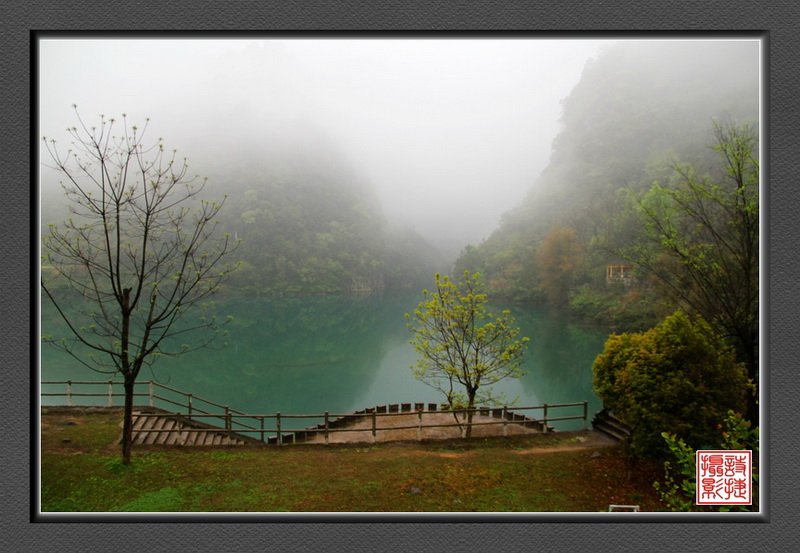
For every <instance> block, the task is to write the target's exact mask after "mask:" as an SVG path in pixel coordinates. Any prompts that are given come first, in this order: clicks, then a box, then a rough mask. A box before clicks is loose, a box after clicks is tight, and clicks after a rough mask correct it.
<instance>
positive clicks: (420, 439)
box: [417, 407, 422, 442]
mask: <svg viewBox="0 0 800 553" xmlns="http://www.w3.org/2000/svg"><path fill="white" fill-rule="evenodd" d="M417 413H418V414H419V424H418V425H417V441H419V442H421V441H422V408H421V407H420V409H419V410H418V411H417Z"/></svg>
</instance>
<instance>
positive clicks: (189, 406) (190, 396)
mask: <svg viewBox="0 0 800 553" xmlns="http://www.w3.org/2000/svg"><path fill="white" fill-rule="evenodd" d="M193 397H194V396H193V395H192V394H189V395H188V396H186V403H187V407H188V408H189V419H190V420H191V418H192V398H193Z"/></svg>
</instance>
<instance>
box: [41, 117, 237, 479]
mask: <svg viewBox="0 0 800 553" xmlns="http://www.w3.org/2000/svg"><path fill="white" fill-rule="evenodd" d="M73 107H74V108H75V106H73ZM75 113H76V116H77V119H78V126H76V127H71V128H70V129H68V132H69V133H70V135H71V136H72V139H73V140H72V142H71V145H70V148H69V149H68V151H67V152H66V153H62V151H61V150H59V149H58V147H57V144H56V141H55V140H50V139H47V137H45V138H44V139H43V140H44V143H45V145H46V148H47V152H48V153H49V154H50V157H51V159H52V161H53V165H51V166H49V167H51V168H53V169H55V170H57V171H58V172H59V173H60V174H61V176H62V177H63V179H64V180H63V181H62V182H61V186H62V188H63V190H64V193H65V194H66V197H67V199H68V202H69V209H70V212H71V215H72V217H71V218H69V219H68V220H66V221H64V222H63V224H61V226H57V225H50V226H49V230H48V232H46V233H45V234H44V236H43V237H42V265H43V270H42V278H41V287H42V290H43V291H44V294H45V295H46V297H47V298H49V299H50V300H51V301H52V302H53V304H54V305H55V308H56V309H57V311H58V313H59V314H60V315H61V317H62V318H63V320H64V322H65V323H66V325H67V327H68V329H69V331H68V333H67V336H66V337H59V336H44V337H43V341H44V342H46V343H49V344H52V345H53V346H55V347H56V348H59V349H61V350H63V351H65V352H66V353H68V354H70V355H71V356H72V357H74V358H75V359H76V360H77V361H79V362H80V363H82V364H83V365H85V366H86V367H88V368H90V369H92V370H95V371H98V372H103V373H109V374H119V375H121V376H122V378H123V381H124V389H125V415H124V423H123V438H122V462H123V463H124V464H129V463H130V459H131V439H132V412H133V399H134V396H133V393H134V384H135V382H136V379H137V377H138V375H139V373H140V371H141V370H142V368H143V367H145V366H148V367H150V366H152V364H153V363H154V362H155V361H156V360H157V359H158V358H159V357H162V356H165V355H166V356H177V355H182V354H185V353H187V352H190V351H193V350H196V349H199V348H203V347H208V346H210V345H211V344H212V343H213V342H214V341H215V339H216V338H217V337H218V336H219V335H220V334H221V332H220V325H221V324H224V322H225V321H224V320H223V321H218V320H217V319H216V318H215V317H213V316H210V317H206V316H203V314H202V310H203V309H202V308H203V307H204V306H205V304H204V301H205V300H207V299H208V298H209V297H210V296H211V295H212V294H214V293H215V292H216V291H217V290H218V289H219V287H220V284H222V283H223V282H224V281H225V280H226V279H227V278H228V277H229V275H230V274H231V271H232V270H233V269H234V268H235V267H233V266H231V265H227V264H226V265H223V264H222V259H223V257H225V256H226V255H227V254H228V253H230V252H231V251H232V250H233V249H235V248H236V246H237V244H238V242H237V241H234V240H231V239H230V237H229V236H227V235H224V236H218V235H217V234H216V233H215V230H216V227H217V224H218V221H217V219H216V217H217V214H218V213H219V211H220V209H221V208H222V203H223V202H224V199H223V202H220V203H215V202H211V201H206V200H203V199H201V198H200V194H201V192H202V191H203V188H204V186H205V184H206V180H202V181H201V180H200V179H199V177H197V176H194V177H190V176H189V175H188V173H187V172H188V165H187V162H186V159H185V158H184V159H182V160H180V159H178V158H177V156H176V151H174V150H173V151H172V152H171V153H167V151H166V150H165V148H164V145H163V143H162V140H161V139H160V138H159V139H158V140H157V141H155V142H154V143H151V144H150V145H149V146H145V144H144V142H143V140H144V135H145V132H146V130H147V124H146V125H145V127H144V128H143V129H139V128H138V127H136V126H129V124H128V122H127V118H126V116H125V115H123V117H122V121H121V123H120V122H117V121H115V120H114V119H106V118H105V117H103V116H102V115H101V116H100V124H99V126H96V127H95V126H91V127H90V126H87V125H86V124H85V123H84V122H83V120H82V119H81V117H80V115H79V114H78V111H77V108H76V110H75ZM148 122H149V119H148ZM115 132H116V134H115ZM45 267H46V270H44V268H45ZM196 311H201V313H200V316H199V317H198V318H197V319H195V320H191V319H190V318H189V315H190V314H191V313H192V312H196ZM190 333H191V334H192V335H195V337H196V339H197V341H196V342H195V343H193V344H192V345H190V344H189V343H187V342H185V341H184V338H183V337H184V336H185V335H187V334H190Z"/></svg>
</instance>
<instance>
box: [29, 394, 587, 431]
mask: <svg viewBox="0 0 800 553" xmlns="http://www.w3.org/2000/svg"><path fill="white" fill-rule="evenodd" d="M41 385H42V387H43V388H45V387H47V388H50V389H52V387H53V386H64V388H63V391H40V395H41V397H42V398H46V397H47V398H53V397H62V398H65V399H66V406H68V407H72V406H76V404H86V403H89V404H92V405H103V406H106V407H114V406H119V405H121V401H120V402H118V401H117V398H124V396H125V393H124V391H121V388H122V386H123V383H122V382H120V381H113V380H108V381H77V380H63V381H43V382H42V383H41ZM98 387H102V388H103V390H102V391H99V392H98V391H94V392H91V391H86V390H88V389H91V388H95V389H96V388H98ZM143 388H145V389H146V391H142V389H143ZM133 395H134V400H135V402H136V400H137V399H139V400H140V399H141V398H146V401H145V403H146V406H141V407H137V409H139V410H141V409H142V408H143V407H149V408H158V409H161V410H164V411H168V412H170V413H173V414H175V415H178V416H180V417H183V418H186V419H189V420H197V421H200V422H204V423H206V424H219V425H220V426H222V427H224V428H225V430H227V431H228V432H229V433H230V432H236V433H238V434H242V435H248V436H251V437H256V439H258V440H259V441H261V442H263V443H276V444H286V443H303V442H308V441H309V440H310V439H312V438H315V439H318V438H319V437H320V436H322V441H324V443H328V442H329V439H330V436H331V435H332V434H335V433H340V432H365V428H364V426H363V425H362V426H361V427H359V428H354V426H358V425H357V423H358V422H363V421H364V420H367V421H369V423H370V424H368V425H367V426H368V428H367V429H366V431H367V432H368V433H369V434H370V436H371V439H372V441H376V440H377V433H378V432H379V431H399V430H414V429H416V430H417V436H418V439H422V435H423V432H424V430H425V429H428V428H446V427H459V428H460V429H461V435H462V436H464V435H466V432H465V428H466V427H467V426H471V427H472V428H479V427H485V426H502V427H503V432H502V433H503V435H507V429H508V426H509V425H510V424H514V425H521V426H523V427H526V428H533V429H536V430H538V431H540V432H545V433H546V432H550V431H553V427H552V426H550V423H553V422H557V421H566V420H581V421H582V422H583V429H584V430H585V429H586V424H587V418H588V417H587V415H588V413H587V410H588V402H586V401H582V402H577V403H559V404H543V405H535V406H528V407H516V406H515V407H514V408H513V411H512V410H510V409H509V407H507V406H504V407H492V408H487V407H478V408H475V409H451V407H450V406H449V405H446V404H439V403H394V404H386V405H379V406H376V407H370V408H367V409H362V410H359V411H356V412H354V413H346V414H331V413H329V412H328V411H325V412H324V413H322V414H312V415H303V414H300V415H287V414H282V413H280V412H277V413H275V414H267V415H253V414H247V413H243V412H241V411H238V410H236V409H232V408H231V407H230V406H228V405H222V404H220V403H216V402H214V401H211V400H207V399H204V398H200V397H197V396H195V395H193V394H189V393H186V392H183V391H181V390H177V389H175V388H171V387H169V386H166V385H164V384H160V383H158V382H155V381H142V382H137V383H136V384H135V387H134V394H133ZM90 398H91V400H90ZM570 407H572V408H579V409H580V414H577V415H568V416H555V417H554V416H552V415H553V411H554V410H558V412H559V413H561V412H563V410H564V409H566V408H570ZM176 408H177V409H176ZM214 410H216V411H217V412H214ZM530 412H534V413H536V414H537V416H536V417H529V416H527V415H526V414H523V413H530ZM441 413H449V414H455V415H458V416H460V417H461V420H460V421H458V419H454V421H453V422H451V423H438V424H430V423H423V419H424V418H425V415H432V414H441ZM469 413H472V414H477V415H478V416H479V417H481V419H480V420H477V419H476V420H473V422H471V423H469V425H468V424H467V423H466V422H465V419H466V418H467V415H468V414H469ZM140 416H145V417H146V416H159V415H158V414H152V415H147V414H146V413H144V414H143V415H140ZM389 416H392V417H398V416H400V417H408V419H409V421H410V422H409V423H408V424H405V423H403V424H400V425H397V424H395V425H393V426H382V425H380V424H379V421H380V420H381V419H382V418H383V417H389ZM487 418H488V419H489V420H487ZM301 420H316V421H320V422H318V423H317V424H316V425H313V426H308V427H306V428H300V429H290V428H288V427H289V426H292V424H291V422H293V421H301Z"/></svg>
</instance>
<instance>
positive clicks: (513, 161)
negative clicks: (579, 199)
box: [39, 38, 607, 253]
mask: <svg viewBox="0 0 800 553" xmlns="http://www.w3.org/2000/svg"><path fill="white" fill-rule="evenodd" d="M604 42H607V41H597V40H564V39H557V40H556V39H552V40H530V39H522V38H515V39H503V40H501V39H494V38H491V39H456V40H449V39H448V40H445V39H424V40H423V39H391V40H388V39H372V38H370V39H346V40H342V39H331V38H322V39H316V40H314V39H302V40H301V39H288V40H287V39H276V40H253V39H246V40H216V39H203V40H201V39H195V40H178V39H173V40H151V39H136V40H130V39H124V40H113V39H76V40H43V41H41V42H40V44H39V47H40V49H39V52H40V59H39V61H40V66H39V68H40V74H39V87H40V96H39V99H40V104H39V105H40V125H41V128H40V135H43V136H44V135H46V136H53V137H56V138H59V137H61V138H63V132H62V131H63V129H65V128H66V127H67V126H71V125H73V124H75V119H74V113H73V111H72V107H71V106H72V104H77V105H78V107H79V110H80V112H81V115H82V117H84V118H85V119H87V120H94V119H95V118H96V117H97V116H98V115H99V114H104V115H106V116H108V117H119V115H120V114H122V113H127V114H128V118H129V120H133V121H143V120H144V119H145V118H146V117H150V118H151V120H152V122H151V127H152V134H151V137H153V136H155V137H163V138H164V140H165V143H166V145H167V146H168V147H169V148H177V149H178V150H179V152H183V153H188V154H189V156H190V161H191V167H192V169H193V170H195V171H197V172H200V173H202V174H208V175H209V176H210V177H211V184H212V185H213V176H214V175H213V167H214V164H215V161H216V160H215V159H214V155H213V153H214V152H215V150H216V151H220V149H219V148H216V147H215V145H216V144H223V145H225V146H230V145H235V144H238V143H239V141H240V142H241V144H242V145H243V146H244V145H246V144H252V143H257V140H258V137H259V134H258V133H259V131H258V127H259V126H260V125H264V124H271V122H272V121H278V120H280V121H284V122H289V123H291V122H293V121H306V120H307V121H310V122H312V124H313V125H314V126H315V127H316V128H318V129H320V130H322V131H323V132H324V133H325V134H326V135H327V136H329V137H331V138H332V139H333V140H334V141H335V142H336V144H337V145H338V147H339V148H340V149H341V150H342V151H343V152H344V153H345V154H346V155H347V156H348V161H349V163H350V164H352V165H353V166H355V167H356V168H357V169H358V170H359V171H360V172H361V173H362V174H363V175H364V176H365V177H366V178H367V179H368V181H369V182H370V183H371V184H372V185H373V186H374V187H375V189H376V190H377V191H378V195H379V198H380V200H381V202H382V205H383V207H384V211H385V213H386V214H387V215H388V216H389V218H390V220H393V221H398V222H405V223H407V224H410V225H411V226H413V227H415V228H416V229H417V230H418V231H420V232H421V233H422V234H423V235H425V236H426V237H428V238H430V239H432V240H433V241H434V242H437V243H439V244H441V245H446V246H447V247H448V248H449V249H451V250H455V253H457V251H458V250H459V249H460V248H462V247H464V246H465V245H466V244H468V243H473V244H474V243H478V242H480V241H481V240H482V239H484V238H487V237H488V236H489V234H490V233H491V232H492V230H494V229H495V228H496V227H497V225H498V223H499V221H500V217H501V216H502V214H503V213H504V212H506V211H508V210H509V209H511V208H512V207H514V206H515V205H516V204H517V203H519V201H520V200H521V199H522V198H523V197H524V195H525V194H526V192H527V191H528V190H529V189H530V188H531V187H532V186H533V185H534V184H535V182H536V179H537V178H538V176H539V174H540V173H541V171H542V170H543V169H544V168H545V166H546V165H547V162H548V160H549V156H550V147H551V144H552V141H553V139H554V138H555V136H556V134H557V133H558V130H559V124H558V119H559V117H560V115H561V105H560V101H561V100H562V99H564V98H565V97H567V96H568V95H569V93H570V91H571V90H572V88H573V87H574V86H575V85H576V84H577V83H578V80H579V78H580V75H581V72H582V70H583V68H584V65H585V63H586V61H587V60H588V59H590V58H591V57H594V56H595V55H596V54H597V52H598V51H599V49H600V47H601V45H602V44H603V43H604ZM192 152H195V153H197V152H200V155H199V156H193V155H192ZM47 199H48V197H47V194H46V193H45V192H43V194H42V201H47ZM451 253H452V252H451Z"/></svg>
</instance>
